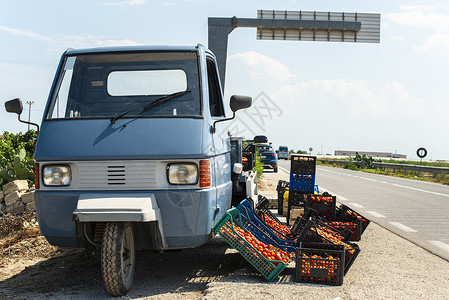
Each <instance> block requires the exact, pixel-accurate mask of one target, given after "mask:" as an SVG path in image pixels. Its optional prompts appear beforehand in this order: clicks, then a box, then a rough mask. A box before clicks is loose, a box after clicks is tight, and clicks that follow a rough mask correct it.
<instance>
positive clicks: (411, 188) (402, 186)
mask: <svg viewBox="0 0 449 300" xmlns="http://www.w3.org/2000/svg"><path fill="white" fill-rule="evenodd" d="M391 185H394V186H397V187H401V188H404V189H410V190H414V191H418V192H423V193H428V194H433V195H438V196H444V197H449V195H448V194H442V193H437V192H431V191H426V190H421V189H417V188H413V187H409V186H405V185H400V184H396V183H392V184H391Z"/></svg>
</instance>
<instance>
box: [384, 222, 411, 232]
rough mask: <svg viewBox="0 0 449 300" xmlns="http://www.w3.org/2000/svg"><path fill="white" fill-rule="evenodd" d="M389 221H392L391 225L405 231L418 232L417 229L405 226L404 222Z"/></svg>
mask: <svg viewBox="0 0 449 300" xmlns="http://www.w3.org/2000/svg"><path fill="white" fill-rule="evenodd" d="M388 223H390V224H391V225H393V226H395V227H397V228H399V229H401V230H402V231H405V232H418V231H416V230H415V229H413V228H410V227H408V226H405V225H404V224H401V223H399V222H388Z"/></svg>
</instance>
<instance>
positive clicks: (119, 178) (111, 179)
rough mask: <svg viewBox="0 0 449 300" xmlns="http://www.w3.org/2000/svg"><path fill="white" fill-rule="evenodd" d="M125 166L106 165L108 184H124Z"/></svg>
mask: <svg viewBox="0 0 449 300" xmlns="http://www.w3.org/2000/svg"><path fill="white" fill-rule="evenodd" d="M125 179H126V174H125V166H108V185H114V184H122V185H123V184H125Z"/></svg>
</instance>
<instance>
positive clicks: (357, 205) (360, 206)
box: [349, 202, 365, 208]
mask: <svg viewBox="0 0 449 300" xmlns="http://www.w3.org/2000/svg"><path fill="white" fill-rule="evenodd" d="M349 204H351V205H352V206H354V207H357V208H365V206H363V205H360V204H358V203H354V202H352V203H349Z"/></svg>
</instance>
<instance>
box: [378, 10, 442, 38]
mask: <svg viewBox="0 0 449 300" xmlns="http://www.w3.org/2000/svg"><path fill="white" fill-rule="evenodd" d="M385 19H386V20H388V21H390V22H394V23H397V24H400V25H406V26H412V27H416V28H421V29H428V30H432V31H434V32H445V31H448V30H449V17H448V16H446V15H444V14H439V13H434V12H430V11H429V10H423V9H419V6H408V7H406V9H404V10H403V11H401V12H398V13H387V14H385Z"/></svg>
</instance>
